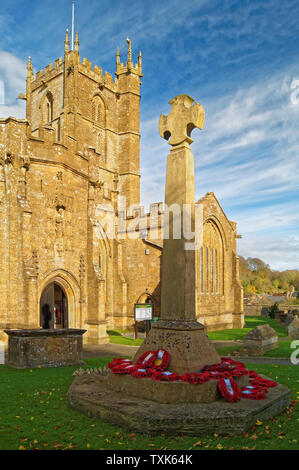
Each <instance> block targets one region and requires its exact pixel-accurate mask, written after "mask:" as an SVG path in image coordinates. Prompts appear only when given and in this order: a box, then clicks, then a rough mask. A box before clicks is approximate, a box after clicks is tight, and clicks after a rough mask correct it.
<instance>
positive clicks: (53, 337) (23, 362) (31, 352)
mask: <svg viewBox="0 0 299 470" xmlns="http://www.w3.org/2000/svg"><path fill="white" fill-rule="evenodd" d="M85 331H86V330H79V329H61V330H52V329H49V330H5V333H6V334H7V335H8V362H7V365H9V366H12V367H16V368H18V369H26V368H29V367H30V368H31V367H38V366H41V367H63V366H71V365H77V364H78V365H79V364H83V334H84V333H85Z"/></svg>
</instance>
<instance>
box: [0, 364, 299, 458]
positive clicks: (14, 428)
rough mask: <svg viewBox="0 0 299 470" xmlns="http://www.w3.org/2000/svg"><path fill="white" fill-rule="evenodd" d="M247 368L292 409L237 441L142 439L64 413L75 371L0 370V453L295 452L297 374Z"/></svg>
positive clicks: (280, 368) (284, 369)
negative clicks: (287, 394)
mask: <svg viewBox="0 0 299 470" xmlns="http://www.w3.org/2000/svg"><path fill="white" fill-rule="evenodd" d="M108 361H109V359H108V358H96V359H88V360H86V364H87V365H88V367H95V366H103V365H104V364H106V363H107V362H108ZM248 367H249V368H251V369H254V370H256V371H257V372H259V373H264V374H266V375H268V376H270V377H272V378H273V379H275V380H278V381H279V382H281V383H282V384H284V385H286V386H288V387H290V388H291V390H292V399H293V402H292V406H290V407H289V409H288V410H286V412H285V413H284V414H283V415H281V416H279V417H277V418H275V419H274V421H272V420H267V421H264V422H263V423H262V424H261V425H258V426H255V427H253V428H252V429H250V430H249V431H248V432H247V433H246V434H245V435H241V436H237V437H219V436H217V435H214V436H205V437H202V436H201V437H186V436H178V437H165V436H163V435H161V436H156V437H148V436H146V435H144V434H136V435H135V434H134V433H127V432H125V431H124V430H123V429H121V428H118V427H117V426H112V425H109V424H106V423H104V422H102V421H100V420H97V419H94V418H88V417H86V416H85V415H83V414H81V413H79V412H77V411H74V410H71V409H69V408H68V407H67V405H66V393H67V390H68V388H69V386H70V384H71V382H72V380H73V377H72V374H73V372H74V370H75V369H76V367H64V368H57V369H46V368H44V369H32V370H28V369H27V370H15V369H10V368H8V367H7V366H0V405H1V406H0V410H1V411H0V449H113V450H116V449H118V450H121V449H148V450H154V449H165V448H166V449H181V450H185V449H219V450H220V449H253V448H256V449H298V447H299V446H298V439H299V436H298V422H299V412H298V392H297V390H298V382H299V380H298V370H297V368H296V367H295V366H275V365H273V366H268V365H267V366H266V365H254V364H250V365H248ZM296 400H297V402H296ZM296 405H297V406H296Z"/></svg>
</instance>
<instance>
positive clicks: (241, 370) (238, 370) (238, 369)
mask: <svg viewBox="0 0 299 470" xmlns="http://www.w3.org/2000/svg"><path fill="white" fill-rule="evenodd" d="M248 374H249V371H248V370H247V369H244V368H243V367H238V366H237V367H235V368H233V370H232V371H231V375H232V377H242V376H243V375H248Z"/></svg>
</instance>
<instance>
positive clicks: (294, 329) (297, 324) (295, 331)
mask: <svg viewBox="0 0 299 470" xmlns="http://www.w3.org/2000/svg"><path fill="white" fill-rule="evenodd" d="M287 331H288V337H289V338H290V339H299V318H298V315H295V317H294V320H293V321H292V322H291V323H290V324H289V326H288V328H287Z"/></svg>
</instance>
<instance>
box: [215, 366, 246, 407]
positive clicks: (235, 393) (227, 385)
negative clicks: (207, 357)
mask: <svg viewBox="0 0 299 470" xmlns="http://www.w3.org/2000/svg"><path fill="white" fill-rule="evenodd" d="M218 388H219V391H220V393H221V395H222V396H223V398H225V399H226V400H227V401H229V402H230V403H234V402H237V401H240V400H241V398H242V392H241V390H240V389H239V387H238V385H237V384H236V382H235V381H234V380H233V379H232V378H231V376H230V374H229V372H226V373H223V376H222V377H221V378H220V379H219V382H218Z"/></svg>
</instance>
